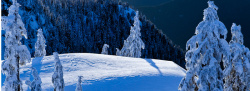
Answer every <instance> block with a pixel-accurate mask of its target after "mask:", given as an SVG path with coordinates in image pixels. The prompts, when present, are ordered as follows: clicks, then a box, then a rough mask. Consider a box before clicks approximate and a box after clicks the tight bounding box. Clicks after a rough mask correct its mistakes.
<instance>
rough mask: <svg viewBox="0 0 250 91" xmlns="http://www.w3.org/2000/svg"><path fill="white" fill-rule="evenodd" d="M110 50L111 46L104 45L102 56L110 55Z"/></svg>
mask: <svg viewBox="0 0 250 91" xmlns="http://www.w3.org/2000/svg"><path fill="white" fill-rule="evenodd" d="M108 48H109V45H107V44H104V45H103V47H102V52H101V54H106V55H108V54H109V53H108Z"/></svg>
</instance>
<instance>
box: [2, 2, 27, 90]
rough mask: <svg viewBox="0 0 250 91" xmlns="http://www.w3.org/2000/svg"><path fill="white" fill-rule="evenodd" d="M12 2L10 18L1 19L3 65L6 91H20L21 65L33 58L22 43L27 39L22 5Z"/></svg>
mask: <svg viewBox="0 0 250 91" xmlns="http://www.w3.org/2000/svg"><path fill="white" fill-rule="evenodd" d="M12 2H13V4H12V5H11V6H10V7H9V9H8V10H9V14H8V16H3V17H2V19H1V24H2V30H5V53H4V59H5V61H3V63H2V72H3V73H4V74H5V75H6V78H5V82H4V86H5V91H20V90H22V88H21V87H22V86H21V84H22V83H21V81H20V78H19V64H20V65H24V64H26V62H30V59H31V56H30V52H29V50H28V49H27V47H26V46H25V45H22V43H21V42H20V40H21V39H22V37H23V36H24V37H25V38H27V32H26V29H25V27H24V23H23V22H22V20H21V16H20V15H19V13H18V11H19V7H20V4H19V3H17V1H16V0H12Z"/></svg>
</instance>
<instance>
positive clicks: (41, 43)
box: [35, 29, 46, 57]
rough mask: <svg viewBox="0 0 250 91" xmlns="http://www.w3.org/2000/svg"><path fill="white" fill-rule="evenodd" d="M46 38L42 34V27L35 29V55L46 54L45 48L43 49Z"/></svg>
mask: <svg viewBox="0 0 250 91" xmlns="http://www.w3.org/2000/svg"><path fill="white" fill-rule="evenodd" d="M45 43H46V40H45V38H44V36H43V31H42V29H38V30H37V41H36V44H35V49H36V51H35V57H42V56H46V50H45V47H46V45H45Z"/></svg>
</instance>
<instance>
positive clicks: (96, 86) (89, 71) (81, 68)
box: [2, 53, 185, 91]
mask: <svg viewBox="0 0 250 91" xmlns="http://www.w3.org/2000/svg"><path fill="white" fill-rule="evenodd" d="M59 58H60V60H61V63H62V65H63V74H64V81H65V91H70V90H71V91H72V90H74V89H75V88H76V83H77V79H78V76H83V79H82V80H83V83H82V87H83V90H85V91H91V90H92V91H93V90H94V91H142V90H143V91H159V90H160V91H163V90H165V91H166V90H169V91H174V90H177V89H178V85H179V82H180V81H181V79H182V77H183V76H185V70H184V69H183V68H181V67H180V66H178V65H176V64H175V63H173V62H171V61H163V60H155V59H141V58H129V57H121V56H111V55H102V54H90V53H72V54H61V55H59ZM54 64H55V63H54V57H53V56H46V57H43V58H41V57H40V58H34V59H32V62H31V63H29V64H27V65H25V66H22V67H21V69H20V70H21V72H20V73H21V75H20V77H21V80H22V82H23V84H24V81H25V80H29V79H30V80H32V79H33V78H32V77H30V76H31V73H30V70H31V69H30V67H31V66H32V67H35V68H36V69H37V70H38V72H39V76H40V77H41V79H42V88H43V90H49V91H52V90H53V84H52V81H51V80H52V79H51V78H52V74H53V72H54ZM2 79H5V77H4V76H3V75H2ZM2 83H3V81H2ZM23 89H24V90H27V89H28V88H27V85H25V84H24V85H23Z"/></svg>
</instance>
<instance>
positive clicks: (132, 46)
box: [121, 11, 145, 58]
mask: <svg viewBox="0 0 250 91" xmlns="http://www.w3.org/2000/svg"><path fill="white" fill-rule="evenodd" d="M140 30H141V28H140V20H139V12H138V11H136V15H135V17H134V26H131V27H130V35H129V36H128V38H127V39H126V40H124V45H123V48H122V49H121V55H122V56H126V57H136V58H139V57H141V49H144V48H145V44H144V43H143V41H142V40H141V38H140V36H141V33H140Z"/></svg>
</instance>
